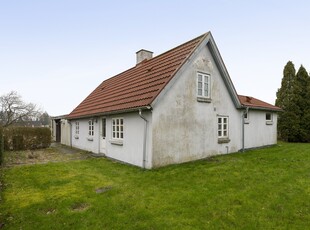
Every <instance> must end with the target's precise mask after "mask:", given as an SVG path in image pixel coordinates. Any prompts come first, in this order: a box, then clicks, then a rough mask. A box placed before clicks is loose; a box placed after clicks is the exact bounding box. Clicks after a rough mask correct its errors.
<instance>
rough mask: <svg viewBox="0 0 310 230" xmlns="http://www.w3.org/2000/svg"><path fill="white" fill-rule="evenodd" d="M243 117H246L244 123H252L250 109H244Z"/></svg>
mask: <svg viewBox="0 0 310 230" xmlns="http://www.w3.org/2000/svg"><path fill="white" fill-rule="evenodd" d="M243 119H244V124H249V123H250V114H249V111H248V110H247V111H244V113H243Z"/></svg>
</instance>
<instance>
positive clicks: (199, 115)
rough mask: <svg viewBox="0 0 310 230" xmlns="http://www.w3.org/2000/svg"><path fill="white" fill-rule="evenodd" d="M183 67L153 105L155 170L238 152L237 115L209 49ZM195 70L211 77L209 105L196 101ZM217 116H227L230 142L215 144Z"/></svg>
mask: <svg viewBox="0 0 310 230" xmlns="http://www.w3.org/2000/svg"><path fill="white" fill-rule="evenodd" d="M183 67H184V68H183V69H182V71H180V72H179V75H177V76H176V77H175V79H177V80H176V81H175V82H174V83H171V84H170V85H168V86H167V87H166V89H168V90H167V91H165V92H164V93H163V95H162V97H161V99H160V100H159V101H158V103H157V104H155V106H154V110H153V143H152V144H153V166H154V167H156V166H161V165H167V164H171V163H180V162H185V161H191V160H195V159H200V158H204V157H207V156H210V155H215V154H224V153H227V152H235V151H238V150H239V149H240V145H241V141H240V138H241V132H240V129H241V128H240V127H241V123H240V112H239V111H237V110H236V109H235V106H234V104H233V102H232V99H231V98H230V96H229V93H228V91H227V88H226V86H225V84H224V82H223V79H222V77H221V76H220V73H219V71H218V69H217V67H216V65H215V63H214V60H213V58H212V56H211V54H210V52H209V50H208V48H207V47H206V46H205V47H204V48H203V49H202V50H201V51H199V52H198V54H196V55H195V57H194V58H193V59H192V60H190V61H189V62H188V63H187V64H185V66H183ZM197 71H202V72H205V73H209V74H211V99H212V101H211V103H203V102H197V97H196V77H197V76H196V73H197ZM169 87H170V88H169ZM217 115H227V116H229V128H230V130H229V133H230V134H229V138H230V139H231V141H230V142H229V143H226V144H218V138H217Z"/></svg>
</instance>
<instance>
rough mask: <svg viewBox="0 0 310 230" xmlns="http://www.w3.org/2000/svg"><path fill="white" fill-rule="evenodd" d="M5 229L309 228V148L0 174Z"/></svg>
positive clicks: (80, 163)
mask: <svg viewBox="0 0 310 230" xmlns="http://www.w3.org/2000/svg"><path fill="white" fill-rule="evenodd" d="M0 173H1V175H0V176H2V181H3V183H4V190H3V191H2V198H3V200H2V201H0V205H1V209H0V224H1V223H4V229H307V228H308V227H309V223H310V144H287V143H280V144H279V145H277V146H275V147H271V148H266V149H260V150H253V151H249V152H246V153H236V154H230V155H225V156H217V157H212V158H209V159H206V160H202V161H197V162H192V163H186V164H181V165H173V166H168V167H164V168H160V169H155V170H142V169H139V168H136V167H133V166H129V165H123V164H120V163H115V162H112V161H110V160H107V159H102V158H101V159H86V160H76V161H70V162H60V163H59V162H58V163H47V164H36V165H28V166H17V167H10V168H2V169H0Z"/></svg>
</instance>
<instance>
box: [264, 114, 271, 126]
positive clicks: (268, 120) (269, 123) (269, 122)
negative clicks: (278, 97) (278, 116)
mask: <svg viewBox="0 0 310 230" xmlns="http://www.w3.org/2000/svg"><path fill="white" fill-rule="evenodd" d="M268 114H269V115H270V119H267V115H268ZM265 119H266V125H272V124H273V114H272V113H271V112H267V113H266V114H265Z"/></svg>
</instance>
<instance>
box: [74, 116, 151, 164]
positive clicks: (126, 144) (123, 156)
mask: <svg viewBox="0 0 310 230" xmlns="http://www.w3.org/2000/svg"><path fill="white" fill-rule="evenodd" d="M142 114H143V116H144V117H146V119H147V120H148V130H147V131H148V135H147V144H146V167H147V168H151V165H152V162H151V159H152V155H151V147H152V145H151V141H152V138H151V137H152V130H151V128H150V127H151V123H152V114H151V112H150V111H143V112H142ZM103 117H105V118H106V152H105V155H106V156H107V157H110V158H113V159H116V160H119V161H123V162H127V163H129V164H133V165H137V166H140V167H142V166H143V142H144V120H143V119H142V118H141V117H140V116H139V112H138V111H136V112H132V113H123V114H117V115H109V116H102V117H97V123H96V122H95V123H94V136H93V137H92V140H89V138H90V137H89V136H88V121H89V119H81V120H78V121H79V125H80V131H79V132H80V133H79V135H78V138H76V135H75V121H76V120H73V121H71V123H72V146H73V147H76V148H80V149H84V150H88V151H91V152H93V153H99V151H100V150H99V149H100V146H99V144H100V134H101V132H102V131H101V130H100V129H101V119H102V118H103ZM112 118H123V119H124V139H123V143H122V145H117V144H113V140H112Z"/></svg>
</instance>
